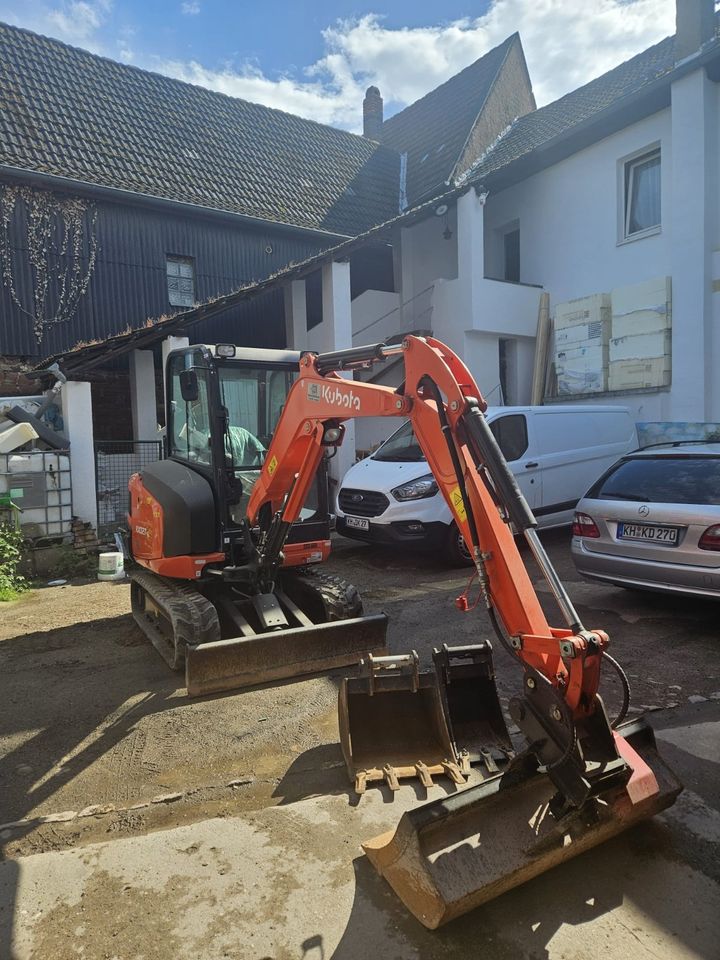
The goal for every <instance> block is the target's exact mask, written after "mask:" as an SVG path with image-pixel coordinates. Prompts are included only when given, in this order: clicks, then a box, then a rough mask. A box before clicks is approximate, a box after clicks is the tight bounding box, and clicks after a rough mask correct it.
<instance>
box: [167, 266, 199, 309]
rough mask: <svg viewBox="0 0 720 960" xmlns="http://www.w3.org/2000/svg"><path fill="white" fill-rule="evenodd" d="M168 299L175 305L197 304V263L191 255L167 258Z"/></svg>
mask: <svg viewBox="0 0 720 960" xmlns="http://www.w3.org/2000/svg"><path fill="white" fill-rule="evenodd" d="M167 286H168V300H169V301H170V303H171V304H172V306H173V307H192V306H194V304H195V264H194V262H193V261H192V259H190V258H189V257H168V258H167Z"/></svg>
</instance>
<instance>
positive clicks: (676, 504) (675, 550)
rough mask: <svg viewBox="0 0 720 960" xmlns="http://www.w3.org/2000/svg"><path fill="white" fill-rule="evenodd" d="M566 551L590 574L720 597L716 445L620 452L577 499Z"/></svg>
mask: <svg viewBox="0 0 720 960" xmlns="http://www.w3.org/2000/svg"><path fill="white" fill-rule="evenodd" d="M571 551H572V558H573V560H574V562H575V566H576V567H577V570H578V572H579V573H581V574H582V575H583V576H584V577H586V578H587V579H588V580H602V581H606V582H608V583H614V584H618V585H620V586H624V587H635V588H638V589H643V590H660V591H663V592H668V593H678V594H693V595H696V596H702V597H711V598H715V599H720V443H705V442H703V443H697V442H692V441H690V442H688V441H680V442H678V443H674V444H671V445H670V444H668V445H662V446H654V447H648V448H645V449H644V450H639V451H637V452H636V453H631V454H629V455H628V456H625V457H623V458H622V459H621V460H619V461H618V462H617V463H616V464H614V465H613V466H612V467H610V469H609V470H607V471H606V472H605V473H604V474H603V476H602V477H601V478H600V479H599V480H598V481H597V483H595V484H594V485H593V486H592V487H591V489H590V490H589V491H588V493H587V494H586V495H585V496H584V497H583V499H582V500H581V501H580V502H579V503H578V505H577V507H576V513H575V522H574V523H573V538H572V546H571Z"/></svg>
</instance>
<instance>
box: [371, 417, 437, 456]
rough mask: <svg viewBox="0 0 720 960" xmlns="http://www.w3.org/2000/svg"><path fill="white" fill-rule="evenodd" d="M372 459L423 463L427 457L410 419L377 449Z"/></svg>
mask: <svg viewBox="0 0 720 960" xmlns="http://www.w3.org/2000/svg"><path fill="white" fill-rule="evenodd" d="M372 459H373V460H382V461H386V462H387V461H391V462H396V463H400V462H404V463H421V462H422V461H423V460H424V459H425V454H424V453H423V452H422V450H421V449H420V444H419V443H418V442H417V440H416V439H415V434H414V433H413V429H412V424H411V423H410V421H409V420H408V421H407V422H406V423H404V424H403V425H402V426H401V427H400V429H399V430H396V431H395V433H394V434H393V435H392V436H391V437H390V438H389V439H388V440H386V441H385V443H384V444H383V445H382V446H381V447H379V448H378V449H377V450H376V451H375V453H374V454H373V455H372Z"/></svg>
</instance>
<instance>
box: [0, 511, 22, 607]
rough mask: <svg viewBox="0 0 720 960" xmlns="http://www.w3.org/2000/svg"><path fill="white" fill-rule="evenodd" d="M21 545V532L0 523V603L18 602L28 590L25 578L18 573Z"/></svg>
mask: <svg viewBox="0 0 720 960" xmlns="http://www.w3.org/2000/svg"><path fill="white" fill-rule="evenodd" d="M21 544H22V534H21V533H20V531H19V530H16V529H15V527H11V526H9V525H8V524H7V523H0V601H6V600H16V599H17V597H18V596H19V595H20V594H21V593H22V591H23V590H25V589H27V584H26V582H25V578H24V577H21V576H20V574H19V573H18V572H17V570H18V565H19V563H20V559H21Z"/></svg>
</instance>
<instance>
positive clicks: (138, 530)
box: [135, 524, 148, 537]
mask: <svg viewBox="0 0 720 960" xmlns="http://www.w3.org/2000/svg"><path fill="white" fill-rule="evenodd" d="M135 533H139V534H140V536H141V537H146V536H147V535H148V528H147V527H139V526H138V525H137V524H135Z"/></svg>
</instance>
